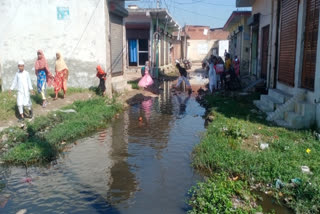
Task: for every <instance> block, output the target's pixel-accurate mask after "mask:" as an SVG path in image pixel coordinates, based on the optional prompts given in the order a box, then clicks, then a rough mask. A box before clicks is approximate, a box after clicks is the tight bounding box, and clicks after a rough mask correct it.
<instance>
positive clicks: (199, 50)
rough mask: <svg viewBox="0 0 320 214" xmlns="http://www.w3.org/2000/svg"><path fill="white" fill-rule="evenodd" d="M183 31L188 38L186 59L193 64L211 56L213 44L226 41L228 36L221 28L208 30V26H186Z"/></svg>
mask: <svg viewBox="0 0 320 214" xmlns="http://www.w3.org/2000/svg"><path fill="white" fill-rule="evenodd" d="M183 31H184V32H186V34H187V35H189V37H190V38H189V39H188V42H187V44H188V50H187V55H186V58H188V59H189V60H191V61H193V62H202V60H203V59H205V58H206V57H207V56H208V55H211V54H213V48H214V44H215V42H217V41H220V40H227V38H228V34H229V33H228V32H226V31H224V30H223V29H221V28H215V29H210V27H209V26H198V25H186V26H185V27H184V29H183ZM218 45H219V44H218ZM216 48H217V47H216ZM223 51H224V50H223ZM217 52H219V51H217Z"/></svg>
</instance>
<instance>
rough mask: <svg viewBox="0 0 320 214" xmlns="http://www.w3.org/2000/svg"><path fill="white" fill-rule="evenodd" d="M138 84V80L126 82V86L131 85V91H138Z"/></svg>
mask: <svg viewBox="0 0 320 214" xmlns="http://www.w3.org/2000/svg"><path fill="white" fill-rule="evenodd" d="M138 82H139V81H138V80H134V81H128V84H130V85H131V88H132V89H139V86H138Z"/></svg>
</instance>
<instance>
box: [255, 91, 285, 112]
mask: <svg viewBox="0 0 320 214" xmlns="http://www.w3.org/2000/svg"><path fill="white" fill-rule="evenodd" d="M260 100H261V101H262V102H264V103H265V104H266V105H267V106H268V108H269V109H272V111H275V110H276V108H277V107H279V106H280V105H282V104H283V103H282V102H280V101H278V100H277V99H275V98H273V97H271V96H269V95H264V94H263V95H261V97H260Z"/></svg>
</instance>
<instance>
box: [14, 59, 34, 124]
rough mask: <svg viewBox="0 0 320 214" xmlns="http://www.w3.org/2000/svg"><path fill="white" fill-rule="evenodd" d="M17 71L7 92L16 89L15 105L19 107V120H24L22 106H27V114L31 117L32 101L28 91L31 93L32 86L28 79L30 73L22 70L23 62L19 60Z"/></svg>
mask: <svg viewBox="0 0 320 214" xmlns="http://www.w3.org/2000/svg"><path fill="white" fill-rule="evenodd" d="M18 69H19V70H18V72H17V73H16V75H15V77H14V80H13V82H12V85H11V87H10V91H9V93H11V91H12V90H14V89H17V92H18V93H17V106H18V109H19V114H20V118H19V120H20V121H23V120H24V115H23V107H24V106H25V107H28V109H29V115H30V118H32V109H31V106H32V103H31V100H30V92H29V91H32V93H33V88H32V84H31V80H30V75H29V72H28V71H25V70H24V62H23V61H20V62H19V63H18Z"/></svg>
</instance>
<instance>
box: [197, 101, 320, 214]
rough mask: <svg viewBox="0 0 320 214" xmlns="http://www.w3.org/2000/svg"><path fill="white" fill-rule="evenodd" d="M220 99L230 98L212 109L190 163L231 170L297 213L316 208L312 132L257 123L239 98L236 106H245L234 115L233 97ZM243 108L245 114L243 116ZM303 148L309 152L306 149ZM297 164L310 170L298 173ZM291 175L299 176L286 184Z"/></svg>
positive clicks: (319, 152)
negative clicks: (295, 181)
mask: <svg viewBox="0 0 320 214" xmlns="http://www.w3.org/2000/svg"><path fill="white" fill-rule="evenodd" d="M223 99H224V100H227V99H229V100H230V101H227V102H225V104H224V108H223V109H221V108H219V107H218V108H215V110H214V111H213V112H212V113H213V114H214V115H215V119H214V120H213V122H212V123H211V124H210V125H209V126H208V131H207V134H206V136H205V137H204V138H203V139H202V142H201V143H200V144H199V145H197V146H196V147H195V149H194V159H193V165H194V166H195V167H196V168H200V169H205V170H206V171H209V172H211V174H213V173H216V172H218V173H219V172H226V173H228V174H237V175H239V176H241V177H243V178H245V179H246V180H247V181H248V182H250V185H255V184H262V189H269V190H270V191H272V192H273V195H274V196H275V197H276V198H278V199H279V200H284V199H286V201H287V205H288V206H289V207H291V208H293V209H294V210H295V211H296V212H297V213H319V212H320V203H319V201H320V176H319V175H320V165H319V163H320V143H319V141H317V140H316V138H315V137H314V136H313V133H312V131H309V130H302V131H298V130H288V129H285V128H280V127H273V126H271V125H270V124H267V123H266V122H258V121H259V118H257V115H252V114H253V113H251V112H250V109H252V108H251V107H250V105H247V104H245V102H241V101H239V100H238V102H240V103H239V104H238V106H243V108H245V109H246V110H240V112H242V113H240V114H239V117H237V114H236V113H234V112H233V111H232V110H231V109H234V103H233V99H231V98H228V97H224V98H223ZM211 105H212V107H217V106H216V105H220V104H217V103H211ZM245 112H247V113H248V114H250V115H249V116H245V114H244V113H245ZM248 118H249V119H248ZM261 143H268V144H269V148H267V149H264V150H262V149H260V144H261ZM307 149H310V150H311V152H310V153H307V152H306V150H307ZM301 166H308V167H309V168H310V170H311V172H312V174H305V173H302V171H301ZM294 178H299V179H301V184H299V185H293V184H290V182H291V180H292V179H294ZM277 179H280V180H281V181H282V182H283V183H285V186H284V187H282V188H281V189H277V188H276V187H275V181H276V180H277ZM270 184H271V188H269V187H268V186H270ZM279 192H281V194H280V196H279ZM282 195H283V196H282Z"/></svg>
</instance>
